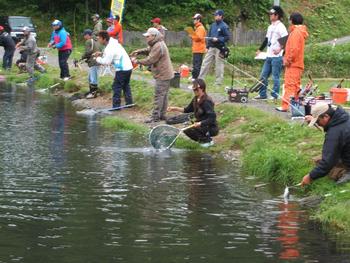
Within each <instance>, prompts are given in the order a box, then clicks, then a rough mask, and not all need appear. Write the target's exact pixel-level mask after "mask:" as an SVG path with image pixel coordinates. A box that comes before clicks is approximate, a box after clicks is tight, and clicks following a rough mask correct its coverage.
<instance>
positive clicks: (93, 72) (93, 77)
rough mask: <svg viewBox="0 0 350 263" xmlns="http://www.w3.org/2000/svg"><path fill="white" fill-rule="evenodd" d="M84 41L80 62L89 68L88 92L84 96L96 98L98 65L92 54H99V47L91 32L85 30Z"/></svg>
mask: <svg viewBox="0 0 350 263" xmlns="http://www.w3.org/2000/svg"><path fill="white" fill-rule="evenodd" d="M83 36H84V39H85V52H84V54H83V55H82V57H81V60H85V61H86V63H87V64H88V66H89V92H88V93H87V94H86V98H87V99H92V98H96V96H97V92H98V68H99V67H98V63H97V62H96V60H95V59H94V58H93V56H92V54H94V53H96V52H101V48H100V47H101V45H100V43H99V42H97V41H96V40H94V39H93V37H92V36H93V31H92V30H91V29H86V30H85V31H84V33H83Z"/></svg>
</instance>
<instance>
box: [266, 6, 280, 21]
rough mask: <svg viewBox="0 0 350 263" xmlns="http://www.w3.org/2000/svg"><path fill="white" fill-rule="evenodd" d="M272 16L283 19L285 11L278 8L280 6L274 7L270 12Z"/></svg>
mask: <svg viewBox="0 0 350 263" xmlns="http://www.w3.org/2000/svg"><path fill="white" fill-rule="evenodd" d="M268 13H269V14H270V15H278V16H279V17H280V18H282V17H283V16H284V12H283V9H282V8H281V7H280V6H278V5H274V6H273V7H272V8H271V9H270V10H269V12H268Z"/></svg>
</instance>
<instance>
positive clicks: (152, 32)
mask: <svg viewBox="0 0 350 263" xmlns="http://www.w3.org/2000/svg"><path fill="white" fill-rule="evenodd" d="M159 34H160V32H159V30H158V29H157V28H155V27H150V28H149V29H148V30H147V32H146V33H144V34H143V36H145V37H148V36H151V35H152V36H158V35H159Z"/></svg>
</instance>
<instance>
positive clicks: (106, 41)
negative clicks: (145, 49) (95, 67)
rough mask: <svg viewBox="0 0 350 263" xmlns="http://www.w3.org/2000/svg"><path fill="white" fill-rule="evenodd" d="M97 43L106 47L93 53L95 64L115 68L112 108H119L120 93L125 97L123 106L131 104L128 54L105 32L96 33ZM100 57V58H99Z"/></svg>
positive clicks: (130, 71) (130, 69)
mask: <svg viewBox="0 0 350 263" xmlns="http://www.w3.org/2000/svg"><path fill="white" fill-rule="evenodd" d="M98 41H99V43H100V44H101V45H103V46H106V48H105V49H104V51H103V55H102V53H101V52H97V53H95V56H98V57H97V58H96V61H97V63H99V64H101V65H113V66H114V68H115V70H116V71H115V78H114V82H113V84H112V89H113V92H114V94H113V108H119V107H120V103H121V99H120V97H121V92H122V91H123V93H124V97H125V105H131V104H133V101H132V95H131V89H130V78H131V73H132V69H133V66H132V63H131V60H130V57H129V55H128V53H126V51H125V49H124V48H123V46H122V45H120V44H119V43H118V41H117V40H116V39H114V38H112V37H110V36H109V34H108V32H107V31H100V32H99V33H98ZM101 55H102V57H101Z"/></svg>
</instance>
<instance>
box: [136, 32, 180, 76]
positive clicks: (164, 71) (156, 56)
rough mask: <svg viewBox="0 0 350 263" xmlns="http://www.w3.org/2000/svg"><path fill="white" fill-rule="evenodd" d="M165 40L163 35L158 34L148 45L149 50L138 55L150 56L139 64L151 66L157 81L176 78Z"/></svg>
mask: <svg viewBox="0 0 350 263" xmlns="http://www.w3.org/2000/svg"><path fill="white" fill-rule="evenodd" d="M163 38H164V37H163V35H162V34H158V35H157V36H156V37H155V39H153V40H151V41H150V42H149V43H148V45H149V47H148V48H145V49H140V50H137V53H138V54H141V55H142V54H145V55H148V56H147V57H146V58H144V59H140V60H139V63H140V64H141V65H145V66H151V71H152V74H153V77H154V78H155V79H159V80H170V79H172V78H173V77H174V69H173V65H172V64H171V60H170V55H169V51H168V47H167V46H166V44H165V42H164V40H163Z"/></svg>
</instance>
